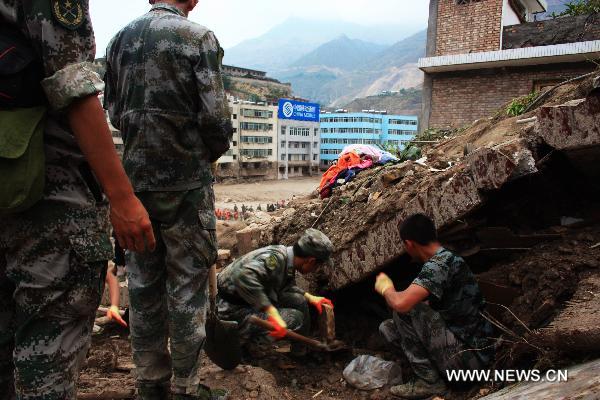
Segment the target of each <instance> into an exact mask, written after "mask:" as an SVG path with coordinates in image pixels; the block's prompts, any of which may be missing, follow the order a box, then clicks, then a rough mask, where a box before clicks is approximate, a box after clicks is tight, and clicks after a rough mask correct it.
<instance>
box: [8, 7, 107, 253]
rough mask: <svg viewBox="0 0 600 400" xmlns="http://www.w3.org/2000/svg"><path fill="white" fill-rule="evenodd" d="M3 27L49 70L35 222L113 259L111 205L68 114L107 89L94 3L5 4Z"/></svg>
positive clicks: (45, 83)
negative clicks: (17, 34)
mask: <svg viewBox="0 0 600 400" xmlns="http://www.w3.org/2000/svg"><path fill="white" fill-rule="evenodd" d="M0 27H1V28H6V27H9V28H16V29H18V30H20V31H21V32H22V33H23V34H24V35H25V37H26V38H27V39H28V40H29V41H30V43H31V44H32V46H33V49H34V51H35V53H36V56H37V58H38V60H37V61H38V62H39V63H40V64H41V65H42V66H43V69H44V79H43V80H42V82H41V85H42V87H43V90H44V92H45V95H46V99H47V101H48V107H49V114H48V117H47V118H46V126H45V129H44V150H45V154H46V183H45V190H44V200H47V201H46V202H44V207H43V208H42V209H41V210H38V211H39V213H40V214H39V215H37V214H35V215H33V216H31V215H30V217H31V218H32V220H33V221H34V223H35V224H39V225H45V226H47V227H48V229H55V231H53V233H54V234H55V235H57V234H58V232H60V233H62V234H65V235H68V236H70V237H71V238H72V240H73V241H75V242H78V243H79V244H80V245H79V247H82V248H84V249H86V252H87V253H88V258H92V259H96V260H100V259H109V258H110V257H111V256H112V255H111V253H112V247H111V246H110V241H109V238H108V210H107V207H106V203H105V199H104V198H103V196H102V193H101V192H100V188H99V186H98V184H97V183H96V182H95V180H94V179H93V177H92V174H91V171H90V169H89V166H87V164H86V163H85V157H84V156H83V153H82V152H81V149H80V148H79V145H78V144H77V141H76V140H75V137H74V135H73V132H72V130H71V127H70V125H69V122H68V119H67V115H66V112H65V110H66V108H67V106H69V105H70V104H71V103H72V102H73V101H74V100H76V99H79V98H83V97H87V96H90V95H95V94H97V93H99V92H100V91H102V90H103V88H104V83H103V82H102V79H101V78H100V76H99V75H98V74H97V73H96V72H94V68H93V64H92V61H94V56H95V52H96V45H95V40H94V31H93V29H92V23H91V19H90V16H89V8H88V1H87V0H70V1H66V0H3V1H2V2H0ZM107 134H108V133H107ZM38 208H39V207H38ZM32 212H33V211H32ZM29 214H31V213H28V215H29ZM21 217H23V216H22V215H21V214H17V215H15V216H13V217H11V221H13V222H14V223H15V224H21V226H22V227H24V226H26V225H25V224H24V222H23V221H22V220H21V219H20V218H21ZM23 218H25V217H23Z"/></svg>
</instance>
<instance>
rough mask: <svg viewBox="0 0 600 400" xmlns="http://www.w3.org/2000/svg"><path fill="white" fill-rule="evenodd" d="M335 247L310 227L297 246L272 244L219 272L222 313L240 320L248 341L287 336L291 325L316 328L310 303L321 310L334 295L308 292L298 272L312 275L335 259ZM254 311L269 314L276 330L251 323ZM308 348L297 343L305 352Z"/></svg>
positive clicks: (294, 349)
mask: <svg viewBox="0 0 600 400" xmlns="http://www.w3.org/2000/svg"><path fill="white" fill-rule="evenodd" d="M332 250H333V246H332V244H331V241H330V240H329V238H328V237H327V236H325V234H323V233H322V232H320V231H318V230H316V229H308V230H307V231H306V232H305V233H304V234H303V235H302V237H301V238H300V239H299V240H298V242H297V243H296V244H295V245H294V246H293V247H286V246H267V247H263V248H261V249H258V250H254V251H252V252H250V253H248V254H246V255H245V256H243V257H241V258H239V259H238V260H236V261H234V262H233V263H231V264H230V265H228V266H227V267H225V268H224V269H223V271H221V273H219V277H218V289H219V294H218V298H217V307H218V312H219V317H220V318H221V319H224V320H231V321H237V322H238V323H239V325H240V338H241V340H242V342H243V343H248V342H250V341H251V340H253V339H257V340H260V338H264V336H266V335H269V336H271V337H273V338H275V339H281V338H283V337H284V336H285V333H286V329H289V330H292V331H294V332H297V333H300V334H304V335H305V334H307V333H308V332H309V330H310V314H309V310H308V304H309V303H310V304H312V305H313V306H314V307H316V308H317V310H318V311H319V312H321V311H322V306H323V304H328V305H332V304H331V301H330V300H329V299H326V298H324V297H318V296H313V295H311V294H310V293H305V292H304V291H303V290H302V289H300V288H299V287H298V286H296V279H295V274H296V271H298V272H300V273H301V274H308V273H310V272H313V271H315V270H316V269H317V268H318V267H319V264H321V263H322V262H324V261H327V260H328V259H329V256H330V254H331V252H332ZM251 315H257V316H259V317H260V318H267V319H268V320H269V322H271V324H272V325H273V326H274V327H275V328H276V329H275V330H274V331H272V332H270V333H268V332H266V331H264V330H262V329H261V328H259V327H257V326H254V325H252V324H250V323H249V322H248V319H249V317H250V316H251ZM303 351H304V349H303V348H299V347H297V346H292V353H293V354H296V355H300V354H301V353H302V352H303Z"/></svg>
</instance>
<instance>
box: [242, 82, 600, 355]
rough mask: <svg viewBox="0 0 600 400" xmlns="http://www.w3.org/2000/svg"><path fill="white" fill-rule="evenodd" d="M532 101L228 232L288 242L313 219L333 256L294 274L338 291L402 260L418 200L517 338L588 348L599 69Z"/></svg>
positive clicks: (599, 144)
mask: <svg viewBox="0 0 600 400" xmlns="http://www.w3.org/2000/svg"><path fill="white" fill-rule="evenodd" d="M536 106H537V108H535V109H533V110H531V111H530V112H528V113H527V114H525V115H522V116H518V117H513V118H508V117H507V116H505V115H497V116H495V117H493V118H490V119H486V120H480V121H476V122H475V123H474V124H473V125H472V126H471V127H469V128H468V129H466V130H464V131H462V132H460V133H459V134H457V135H456V136H453V137H451V138H449V139H446V140H443V141H441V142H439V143H437V144H435V145H432V146H430V147H427V148H425V149H424V151H423V156H424V157H423V158H422V159H421V160H418V161H406V162H402V163H396V164H393V165H384V166H377V167H375V168H371V169H368V170H364V171H363V172H361V173H360V174H359V175H357V176H356V178H355V179H354V180H352V181H351V182H349V183H347V184H345V185H343V186H341V187H339V188H336V190H334V191H333V192H332V194H331V197H330V198H328V199H324V200H320V199H318V198H317V196H316V195H315V196H312V197H308V198H303V199H297V200H295V201H294V202H292V203H291V204H290V207H291V208H289V209H288V210H287V215H285V216H281V215H280V216H278V217H275V218H272V219H271V220H270V221H269V222H266V221H263V222H262V223H260V224H255V225H254V226H252V227H249V228H247V229H246V230H245V231H243V232H238V245H239V246H240V249H242V250H243V251H250V250H252V249H254V248H257V247H260V246H264V245H267V244H271V243H284V244H291V243H293V242H294V241H295V240H296V239H297V238H298V237H299V235H300V234H301V233H302V232H303V231H304V229H306V228H309V227H311V226H313V227H316V228H318V229H321V230H322V231H324V232H325V233H327V234H328V235H329V237H330V238H331V239H332V242H333V243H334V245H335V248H336V250H335V253H334V255H333V263H332V264H331V265H329V266H327V267H325V268H324V270H323V271H321V273H320V275H318V276H314V277H312V279H311V280H310V281H308V282H305V285H306V286H308V287H310V290H312V291H321V292H323V291H326V292H334V293H342V292H344V291H351V290H353V288H355V287H357V285H361V284H364V282H366V281H369V280H371V279H372V278H373V274H374V273H375V272H377V271H380V270H386V271H389V270H391V269H393V268H396V269H398V267H399V266H400V267H406V269H407V271H408V270H409V268H408V267H407V265H408V264H409V260H407V259H406V257H405V256H404V249H403V246H402V242H401V240H400V237H399V232H398V229H399V224H400V223H401V221H402V220H403V219H404V218H405V217H406V216H408V215H410V214H413V213H416V212H423V213H425V214H428V215H430V216H431V217H432V218H433V219H434V221H435V223H436V225H437V227H438V229H439V230H440V235H441V239H442V242H443V244H444V245H446V246H447V247H449V248H451V249H452V250H454V251H456V252H458V253H459V254H461V255H462V256H464V257H465V258H466V259H467V261H468V262H469V263H470V265H471V266H472V268H473V269H474V270H475V272H476V273H478V277H479V279H480V281H481V282H482V288H483V290H484V293H485V295H486V297H487V298H488V299H492V300H490V302H493V303H498V304H500V305H501V306H504V307H508V308H509V309H510V312H509V311H506V310H505V309H498V310H494V309H493V308H494V307H493V306H490V308H491V313H492V314H494V315H496V317H497V319H496V321H497V322H498V323H500V324H501V325H502V326H503V327H504V328H506V329H507V330H509V331H510V332H512V333H511V334H514V335H516V336H518V337H519V340H521V339H520V338H524V339H525V342H524V343H525V347H530V348H533V349H535V348H536V347H540V348H541V347H542V346H550V347H552V346H555V347H561V348H563V349H568V350H573V351H575V350H577V351H578V352H579V353H580V354H581V353H582V352H585V351H594V352H598V351H600V340H598V338H599V336H598V330H599V329H600V328H599V327H600V325H599V324H598V315H597V314H598V312H597V311H596V312H593V311H589V310H591V309H592V307H595V309H596V310H597V309H598V307H597V301H598V300H597V296H598V294H599V293H600V286H598V278H597V276H598V270H597V263H596V262H594V259H595V260H598V256H599V254H598V253H597V251H598V250H597V249H598V247H596V248H590V246H593V245H594V244H595V243H597V242H599V241H600V236H599V233H600V232H599V231H600V229H598V225H599V224H598V223H599V221H600V186H599V185H598V182H600V180H599V179H598V178H599V177H600V166H599V165H598V164H597V160H598V159H599V158H600V73H599V74H596V75H593V76H590V77H588V78H587V79H585V80H583V81H579V82H573V83H572V84H567V85H563V86H561V87H559V88H557V89H556V90H555V91H553V92H552V93H550V94H549V95H547V96H545V97H544V98H543V101H540V102H539V104H537V105H536ZM586 229H587V230H586ZM580 236H581V238H579V237H580ZM578 238H579V239H578ZM582 238H583V239H582ZM592 242H594V243H592ZM575 243H576V244H575ZM555 246H558V247H555ZM568 249H570V250H568ZM569 252H571V254H568V253H569ZM403 278H407V276H404V277H403ZM586 293H587V297H586ZM589 293H593V295H592V294H589ZM498 308H500V306H498ZM512 308H515V309H516V310H517V311H515V310H513V309H512ZM579 309H581V310H588V311H589V312H588V313H587V314H588V315H587V316H584V315H582V313H580V312H578V311H577V310H579ZM575 317H577V318H580V319H579V322H580V324H584V325H586V327H576V326H574V324H573V321H574V318H575ZM519 320H520V322H519ZM523 326H525V327H523ZM537 328H541V329H540V330H539V331H536V330H535V329H537ZM499 329H500V328H499ZM533 337H535V344H534V343H533V342H531V340H533V339H531V338H533ZM514 339H515V338H514V337H513V338H512V339H510V340H512V341H513V342H514V341H515V340H514ZM506 340H509V339H506ZM527 341H530V343H527ZM510 351H514V348H511V350H510ZM525 353H527V351H524V352H523V354H525ZM536 354H537V355H538V356H540V351H539V350H538V351H536ZM518 359H519V357H518V355H517V354H516V353H514V354H511V361H510V362H508V361H506V360H505V361H506V362H508V363H509V364H510V363H515V362H517V361H518Z"/></svg>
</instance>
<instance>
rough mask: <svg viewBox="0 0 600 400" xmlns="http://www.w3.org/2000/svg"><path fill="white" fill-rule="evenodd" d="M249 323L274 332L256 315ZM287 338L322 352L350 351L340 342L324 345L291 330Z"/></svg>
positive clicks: (268, 324)
mask: <svg viewBox="0 0 600 400" xmlns="http://www.w3.org/2000/svg"><path fill="white" fill-rule="evenodd" d="M248 322H250V323H251V324H253V325H255V326H258V327H260V328H263V329H264V330H267V331H272V330H273V329H274V328H273V326H272V325H271V323H270V322H268V321H265V320H264V319H260V318H258V317H257V316H255V315H252V316H251V317H250V318H248ZM285 338H286V339H290V340H294V341H296V342H300V343H303V344H305V345H307V346H310V347H312V348H313V349H316V350H320V351H327V352H334V351H341V350H347V349H348V347H347V346H346V345H345V344H344V343H343V342H341V341H340V340H334V341H332V342H330V343H324V342H320V341H318V340H315V339H311V338H309V337H306V336H303V335H300V334H299V333H296V332H294V331H290V330H288V331H287V332H286V334H285Z"/></svg>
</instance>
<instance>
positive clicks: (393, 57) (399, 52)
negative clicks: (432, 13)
mask: <svg viewBox="0 0 600 400" xmlns="http://www.w3.org/2000/svg"><path fill="white" fill-rule="evenodd" d="M426 46H427V30H422V31H420V32H418V33H416V34H414V35H412V36H409V37H407V38H406V39H403V40H401V41H399V42H397V43H395V44H394V45H392V46H391V47H389V48H387V49H385V50H382V51H381V52H380V53H379V54H378V55H377V56H376V57H374V58H373V59H370V60H367V61H365V64H364V66H363V68H367V69H377V68H391V67H399V66H401V65H404V64H409V63H416V62H417V61H418V60H419V58H421V57H424V56H425V47H426Z"/></svg>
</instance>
